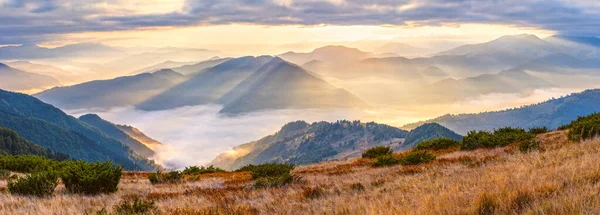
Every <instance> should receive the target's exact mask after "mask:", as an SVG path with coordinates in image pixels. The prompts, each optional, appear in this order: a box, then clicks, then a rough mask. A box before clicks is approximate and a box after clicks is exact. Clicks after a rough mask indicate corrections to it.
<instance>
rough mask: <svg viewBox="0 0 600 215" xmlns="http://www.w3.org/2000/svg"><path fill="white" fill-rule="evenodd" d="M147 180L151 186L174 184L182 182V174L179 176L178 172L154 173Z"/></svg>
mask: <svg viewBox="0 0 600 215" xmlns="http://www.w3.org/2000/svg"><path fill="white" fill-rule="evenodd" d="M148 180H150V183H152V184H165V183H169V184H174V183H179V182H181V181H182V180H183V174H181V173H180V172H179V171H172V172H168V173H163V172H161V171H156V172H154V173H150V175H148Z"/></svg>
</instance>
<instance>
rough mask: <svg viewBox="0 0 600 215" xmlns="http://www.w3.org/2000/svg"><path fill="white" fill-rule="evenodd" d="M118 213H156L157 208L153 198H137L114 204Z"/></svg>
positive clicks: (126, 214)
mask: <svg viewBox="0 0 600 215" xmlns="http://www.w3.org/2000/svg"><path fill="white" fill-rule="evenodd" d="M114 210H115V212H116V214H119V215H133V214H156V213H157V208H156V206H155V205H154V201H152V200H143V199H140V198H135V199H134V200H133V201H122V202H121V203H120V204H118V205H115V206H114Z"/></svg>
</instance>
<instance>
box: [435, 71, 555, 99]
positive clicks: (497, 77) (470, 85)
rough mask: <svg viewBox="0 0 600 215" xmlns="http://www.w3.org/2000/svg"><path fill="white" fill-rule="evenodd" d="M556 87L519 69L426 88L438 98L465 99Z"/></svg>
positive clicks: (452, 80)
mask: <svg viewBox="0 0 600 215" xmlns="http://www.w3.org/2000/svg"><path fill="white" fill-rule="evenodd" d="M552 87H555V85H554V84H551V83H548V82H547V81H545V80H543V79H540V78H537V77H535V76H533V75H530V74H528V73H526V72H524V71H522V70H519V69H512V70H505V71H502V72H500V73H497V74H483V75H479V76H475V77H470V78H463V79H453V78H448V79H444V80H441V81H438V82H435V83H433V84H431V85H429V86H428V87H426V89H425V92H426V93H429V94H430V95H437V96H436V97H448V98H458V99H464V98H468V97H475V96H479V95H485V94H490V93H524V92H527V91H531V90H535V89H544V88H552Z"/></svg>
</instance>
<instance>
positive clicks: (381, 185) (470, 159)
mask: <svg viewBox="0 0 600 215" xmlns="http://www.w3.org/2000/svg"><path fill="white" fill-rule="evenodd" d="M564 135H565V133H564V132H560V131H558V132H551V133H547V134H542V135H540V136H538V137H537V138H538V139H539V140H540V141H541V142H542V144H541V149H540V150H539V151H534V152H530V153H527V154H522V153H520V152H518V150H514V148H515V147H514V146H508V147H503V148H497V149H480V150H475V151H471V152H463V151H455V150H450V151H445V152H438V153H437V155H438V159H436V161H434V162H432V163H429V164H424V165H416V166H393V167H388V168H373V167H371V166H370V165H369V164H370V162H372V161H370V160H363V159H355V160H348V161H338V162H327V163H321V164H315V165H309V166H300V167H298V168H296V170H294V174H297V175H300V176H302V177H303V179H304V182H303V183H296V184H292V185H290V186H286V187H282V188H267V189H253V188H250V187H249V186H247V185H249V184H251V183H252V181H251V176H250V174H249V173H215V174H207V175H203V176H199V177H197V178H187V180H186V181H187V182H186V183H182V184H175V185H157V186H153V185H151V184H150V183H149V182H148V180H147V179H146V174H145V173H125V174H124V175H123V179H122V181H121V184H120V185H119V191H118V192H117V193H115V194H111V195H100V196H78V195H71V194H67V193H65V190H64V187H63V186H59V187H58V188H57V191H56V194H55V195H54V196H53V197H51V198H47V199H38V198H29V197H19V196H11V195H10V194H8V193H6V192H5V191H3V190H5V187H6V183H5V182H0V214H83V213H85V212H95V211H97V210H100V209H102V208H106V209H107V210H108V212H112V209H113V206H114V205H116V204H118V203H119V202H120V201H122V200H127V199H132V198H135V197H140V198H145V199H150V200H154V201H155V203H156V206H157V207H158V211H159V212H160V213H163V214H600V195H599V192H600V183H599V182H600V163H599V162H598V158H599V157H600V141H598V140H596V141H588V142H584V143H578V144H574V143H570V142H568V141H567V139H566V138H565V137H564Z"/></svg>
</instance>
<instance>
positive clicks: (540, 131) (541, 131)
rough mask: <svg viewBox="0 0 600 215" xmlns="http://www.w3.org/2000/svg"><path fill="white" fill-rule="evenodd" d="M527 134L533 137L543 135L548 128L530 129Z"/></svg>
mask: <svg viewBox="0 0 600 215" xmlns="http://www.w3.org/2000/svg"><path fill="white" fill-rule="evenodd" d="M528 132H529V133H530V134H533V135H536V134H543V133H546V132H548V128H547V127H535V128H530V129H529V131H528Z"/></svg>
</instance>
